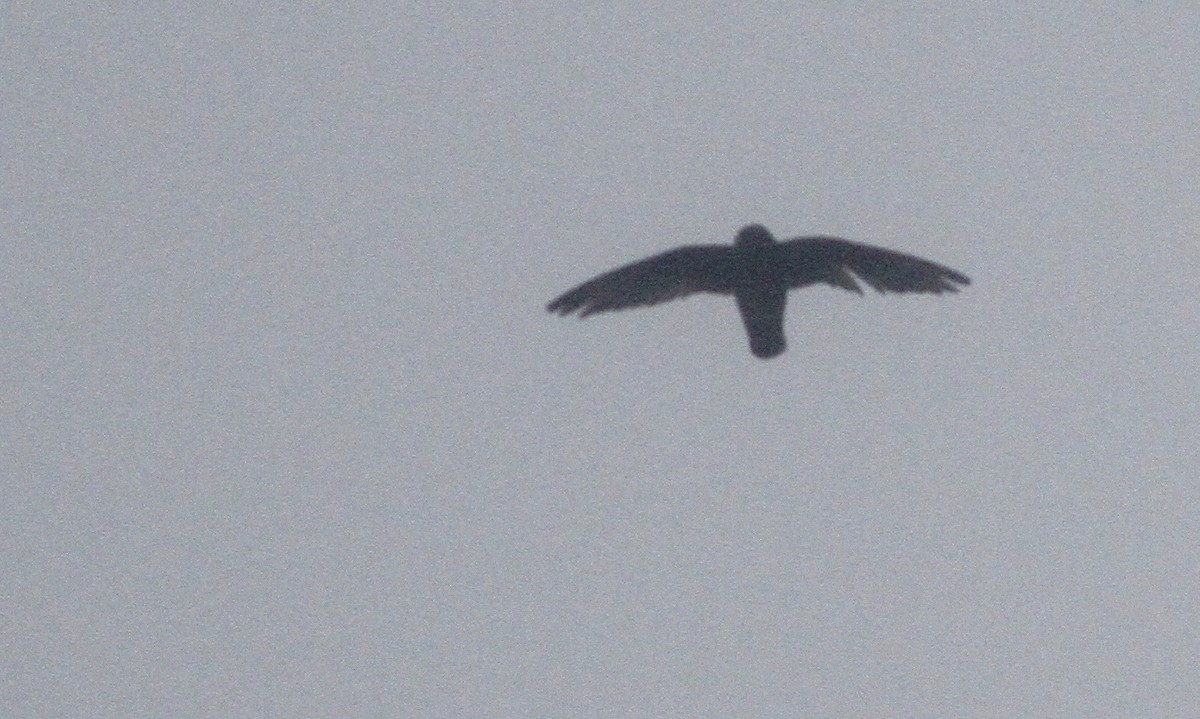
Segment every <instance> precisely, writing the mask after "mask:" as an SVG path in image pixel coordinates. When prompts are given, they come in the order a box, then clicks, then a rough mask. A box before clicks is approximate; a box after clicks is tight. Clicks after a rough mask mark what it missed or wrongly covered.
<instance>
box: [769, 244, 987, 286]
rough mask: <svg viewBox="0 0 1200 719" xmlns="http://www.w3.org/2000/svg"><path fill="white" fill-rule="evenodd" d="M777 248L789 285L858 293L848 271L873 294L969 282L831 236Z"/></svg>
mask: <svg viewBox="0 0 1200 719" xmlns="http://www.w3.org/2000/svg"><path fill="white" fill-rule="evenodd" d="M782 245H783V253H782V255H783V258H784V272H785V275H786V277H787V281H788V285H789V286H790V287H803V286H805V285H810V284H814V283H817V282H824V283H826V284H830V285H833V286H835V287H841V288H843V289H847V290H850V291H851V292H857V293H859V294H862V290H861V289H860V288H859V286H858V284H857V283H856V282H855V281H854V277H853V276H851V275H850V273H851V272H852V273H854V276H857V277H858V278H859V279H861V280H862V281H863V282H866V283H867V284H868V285H870V286H871V287H872V288H873V289H874V290H876V291H877V292H929V293H933V294H941V293H942V292H958V285H969V284H971V278H969V277H967V276H966V275H964V274H962V273H961V272H957V271H955V270H952V269H950V268H949V267H945V266H943V265H939V264H937V263H936V262H930V261H929V260H926V259H923V258H920V257H916V256H914V255H909V254H905V253H903V252H896V251H894V250H886V249H884V248H882V247H874V246H872V245H864V244H861V243H858V242H851V241H850V240H843V239H839V238H836V237H800V238H797V239H794V240H788V241H786V242H784V243H782ZM848 271H849V272H848Z"/></svg>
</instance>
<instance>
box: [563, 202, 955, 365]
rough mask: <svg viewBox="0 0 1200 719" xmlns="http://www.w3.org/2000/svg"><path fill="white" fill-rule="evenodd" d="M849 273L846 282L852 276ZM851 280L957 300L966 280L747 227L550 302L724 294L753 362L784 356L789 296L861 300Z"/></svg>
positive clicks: (614, 306)
mask: <svg viewBox="0 0 1200 719" xmlns="http://www.w3.org/2000/svg"><path fill="white" fill-rule="evenodd" d="M851 272H852V273H853V275H852V274H851ZM855 276H857V277H859V278H860V279H862V280H863V281H864V282H866V283H867V284H868V285H870V286H871V287H873V288H874V289H875V290H877V291H879V292H926V293H933V294H940V293H942V292H957V291H958V285H968V284H970V283H971V280H970V279H969V278H968V277H967V276H966V275H963V274H961V273H959V272H956V271H954V270H952V269H950V268H948V267H943V266H942V265H939V264H936V263H933V262H930V261H929V260H924V259H921V258H919V257H914V256H912V255H906V254H904V253H901V252H894V251H892V250H886V249H884V248H882V247H873V246H871V245H864V244H860V243H857V242H851V241H849V240H842V239H838V238H835V237H798V238H796V239H792V240H786V241H784V242H777V241H776V240H775V238H774V237H773V236H772V235H771V233H770V232H769V231H768V230H767V229H766V228H765V227H763V226H762V225H747V226H746V227H743V228H742V229H741V231H740V232H738V235H737V238H736V240H735V241H734V244H733V246H729V245H690V246H686V247H679V248H676V249H674V250H669V251H667V252H664V253H662V254H659V255H655V256H653V257H648V258H646V259H644V260H641V261H639V262H634V263H633V264H630V265H626V266H624V267H619V268H617V269H615V270H612V271H610V272H606V273H604V274H602V275H599V276H597V277H595V278H593V279H591V280H588V281H587V282H584V283H583V284H581V285H579V286H578V287H576V288H574V289H572V290H570V291H568V292H566V293H565V294H563V295H561V296H559V297H558V298H556V299H554V300H553V301H551V302H550V304H549V305H548V306H547V309H548V310H549V311H550V312H555V313H558V314H560V315H568V314H571V313H573V312H576V311H578V312H579V316H580V317H587V316H588V315H590V314H595V313H597V312H607V311H610V310H618V309H624V308H626V307H639V306H649V305H655V304H658V303H660V302H666V301H667V300H672V299H676V298H679V297H684V296H686V295H689V294H692V293H695V292H715V293H719V294H731V295H733V296H734V298H735V299H736V301H737V306H738V311H739V312H740V313H741V316H742V322H743V324H744V325H745V327H746V334H747V336H748V338H749V340H750V351H751V352H752V353H754V356H756V357H760V358H762V359H769V358H771V357H775V356H777V355H779V354H782V353H783V351H784V350H785V349H786V348H787V343H786V341H785V339H784V335H783V313H784V309H785V307H786V305H787V292H788V290H790V289H797V288H800V287H806V286H808V285H812V284H816V283H818V282H823V283H826V284H829V285H833V286H835V287H841V288H842V289H846V290H850V291H851V292H857V293H858V294H862V290H861V289H860V288H859V286H858V283H857V282H856V281H855Z"/></svg>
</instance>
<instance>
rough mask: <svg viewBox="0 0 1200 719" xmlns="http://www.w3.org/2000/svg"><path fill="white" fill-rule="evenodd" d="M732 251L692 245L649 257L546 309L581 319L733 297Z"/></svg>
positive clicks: (588, 284)
mask: <svg viewBox="0 0 1200 719" xmlns="http://www.w3.org/2000/svg"><path fill="white" fill-rule="evenodd" d="M732 265H733V249H732V248H730V247H726V246H722V245H692V246H689V247H680V248H677V249H674V250H669V251H667V252H664V253H662V254H660V255H655V256H653V257H647V258H646V259H644V260H641V261H639V262H634V263H633V264H629V265H625V266H624V267H618V268H617V269H615V270H612V271H610V272H605V273H604V274H602V275H599V276H597V277H594V278H592V279H590V280H588V281H587V282H584V283H583V284H581V285H579V286H578V287H576V288H575V289H572V290H570V291H568V292H566V293H564V294H562V295H560V296H559V297H557V298H556V299H554V300H553V301H551V302H550V304H549V305H547V306H546V309H547V310H549V311H550V312H556V313H558V314H560V315H569V314H571V313H572V312H575V311H576V310H578V311H579V316H580V317H587V316H588V315H591V314H595V313H597V312H607V311H609V310H619V309H624V308H626V307H645V306H649V305H656V304H658V303H660V302H666V301H667V300H673V299H677V298H679V297H684V296H686V295H690V294H692V293H694V292H720V293H726V294H729V293H732V292H733V277H734V271H733V268H732Z"/></svg>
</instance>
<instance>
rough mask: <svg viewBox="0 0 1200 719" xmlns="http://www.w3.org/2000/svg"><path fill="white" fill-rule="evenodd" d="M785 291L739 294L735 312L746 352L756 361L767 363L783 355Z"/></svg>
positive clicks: (784, 347) (784, 342)
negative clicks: (742, 329)
mask: <svg viewBox="0 0 1200 719" xmlns="http://www.w3.org/2000/svg"><path fill="white" fill-rule="evenodd" d="M786 292H787V291H786V290H783V289H780V290H777V291H770V290H767V291H758V292H739V293H738V294H737V305H738V311H739V312H741V314H742V324H744V325H745V326H746V336H747V337H748V338H749V340H750V351H751V352H753V353H754V356H755V357H758V358H760V359H770V358H772V357H775V356H778V355H780V354H783V351H784V350H785V349H787V340H785V339H784V337H783V310H784V306H785V304H786V302H787V294H786Z"/></svg>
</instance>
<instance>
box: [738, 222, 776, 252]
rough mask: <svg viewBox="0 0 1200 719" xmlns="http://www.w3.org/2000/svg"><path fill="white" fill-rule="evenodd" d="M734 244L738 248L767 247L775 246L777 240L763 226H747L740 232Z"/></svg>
mask: <svg viewBox="0 0 1200 719" xmlns="http://www.w3.org/2000/svg"><path fill="white" fill-rule="evenodd" d="M733 244H734V245H736V246H738V247H766V246H768V245H773V244H775V238H774V237H772V236H771V232H770V230H768V229H767V228H765V227H763V226H762V225H746V226H745V227H743V228H742V229H740V230H738V233H737V238H736V239H734V241H733Z"/></svg>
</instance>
